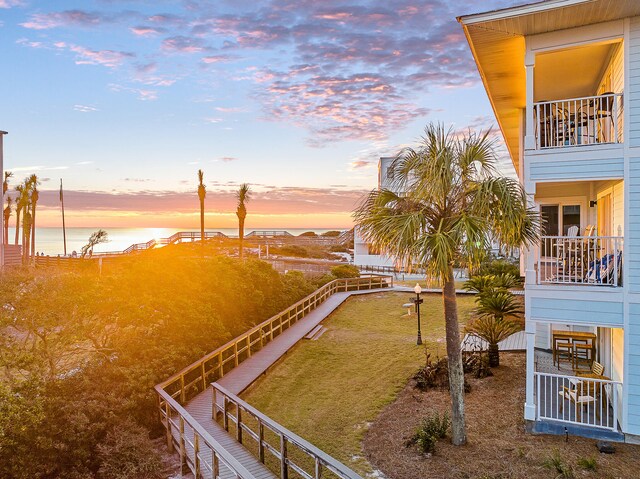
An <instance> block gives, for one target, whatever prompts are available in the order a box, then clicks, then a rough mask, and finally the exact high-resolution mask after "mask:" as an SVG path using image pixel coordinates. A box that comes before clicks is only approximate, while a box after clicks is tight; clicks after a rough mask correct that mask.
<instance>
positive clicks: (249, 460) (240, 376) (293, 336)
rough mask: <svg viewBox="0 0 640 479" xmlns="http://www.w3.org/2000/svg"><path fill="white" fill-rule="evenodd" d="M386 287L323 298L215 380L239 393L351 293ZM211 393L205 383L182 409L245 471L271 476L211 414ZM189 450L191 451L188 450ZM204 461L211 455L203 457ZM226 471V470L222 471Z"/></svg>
mask: <svg viewBox="0 0 640 479" xmlns="http://www.w3.org/2000/svg"><path fill="white" fill-rule="evenodd" d="M390 290H391V289H390V288H380V289H372V290H366V291H351V292H344V293H335V294H333V295H332V296H331V297H329V298H328V299H327V300H326V301H325V302H323V303H322V304H321V305H319V306H318V307H317V308H316V309H315V310H313V311H311V312H310V313H309V314H307V315H306V316H305V317H304V318H302V319H301V320H299V321H298V322H297V323H295V324H294V325H293V326H291V327H290V328H288V329H287V330H285V331H284V333H282V334H281V335H279V336H278V337H277V338H275V339H274V340H273V341H272V342H270V343H269V344H267V345H266V346H265V347H264V348H262V349H261V350H260V351H258V352H256V353H254V354H253V355H252V356H251V357H250V358H247V359H246V360H244V361H243V362H241V363H240V364H239V365H238V366H237V367H235V368H234V369H232V370H231V371H229V372H228V373H227V374H225V375H224V377H222V378H221V379H219V380H218V383H219V384H221V385H222V386H224V387H225V388H226V389H228V390H229V391H230V392H231V393H233V394H236V395H239V394H240V393H242V392H243V391H244V390H245V389H247V387H249V386H250V385H251V384H252V383H253V382H254V381H255V380H256V379H258V378H259V377H260V376H261V375H262V374H265V373H266V372H267V370H268V369H269V368H270V367H271V366H272V365H273V364H274V363H276V362H277V361H278V360H279V359H280V358H281V357H282V356H284V355H285V354H286V353H287V352H288V351H289V350H290V349H291V348H292V347H293V346H295V344H296V343H297V342H298V341H300V340H301V339H302V338H304V336H306V335H307V334H308V333H309V332H310V331H311V330H312V329H313V328H315V327H316V326H317V325H318V324H319V323H320V322H322V321H323V320H324V319H326V318H327V316H329V315H330V314H331V313H332V312H333V311H335V310H336V309H337V308H338V307H339V306H340V305H341V304H342V303H344V302H345V301H346V300H347V298H349V297H350V296H352V295H361V294H371V293H378V292H388V291H390ZM212 400H213V393H212V388H211V387H208V388H207V389H206V390H205V391H204V392H202V393H200V394H198V395H197V396H196V397H194V398H193V399H192V400H191V401H189V403H188V404H187V405H186V407H185V409H186V410H187V411H188V412H189V414H191V415H192V416H193V418H194V419H195V420H196V421H197V422H198V423H199V424H200V425H201V426H202V427H204V428H205V429H206V430H207V432H209V433H210V434H211V435H212V436H213V437H214V439H216V440H217V441H218V442H219V443H220V444H221V445H222V446H223V447H224V448H225V449H226V450H227V451H228V452H229V453H231V454H232V455H233V456H234V457H235V458H236V459H237V460H238V461H239V462H240V463H241V464H242V465H243V466H244V467H245V468H247V470H249V472H251V473H252V474H253V475H254V476H255V477H256V478H257V479H263V478H273V477H276V476H274V474H273V473H271V472H270V471H269V470H268V469H267V468H266V467H265V466H264V465H263V464H262V463H260V462H259V461H258V459H256V458H255V456H254V455H253V454H251V453H250V452H249V451H248V450H247V449H246V448H245V447H244V446H242V445H241V444H239V443H238V442H236V440H235V438H234V437H232V436H231V435H229V434H228V433H227V432H226V431H225V430H224V429H223V428H222V426H220V425H219V424H218V423H217V422H215V421H214V420H213V419H212V417H211V410H212ZM190 453H191V454H192V451H190ZM206 460H207V461H210V460H211V458H210V457H207V458H206ZM220 472H221V477H224V478H226V477H234V476H232V475H231V474H230V473H228V474H224V473H223V470H222V468H221V471H220ZM225 472H228V471H225Z"/></svg>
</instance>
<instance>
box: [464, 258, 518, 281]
mask: <svg viewBox="0 0 640 479" xmlns="http://www.w3.org/2000/svg"><path fill="white" fill-rule="evenodd" d="M499 274H510V275H512V276H515V277H516V278H520V265H519V264H517V263H513V262H511V261H508V260H505V259H488V260H487V261H485V262H483V263H482V264H481V265H480V267H479V268H478V270H477V271H475V272H474V274H473V276H478V275H479V276H483V275H494V276H496V275H499Z"/></svg>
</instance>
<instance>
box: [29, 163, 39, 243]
mask: <svg viewBox="0 0 640 479" xmlns="http://www.w3.org/2000/svg"><path fill="white" fill-rule="evenodd" d="M27 183H28V184H29V189H30V191H31V254H32V255H35V254H36V205H37V204H38V200H39V199H40V192H39V191H38V185H39V184H40V181H39V180H38V177H37V176H36V175H35V174H33V175H31V176H30V177H29V178H27Z"/></svg>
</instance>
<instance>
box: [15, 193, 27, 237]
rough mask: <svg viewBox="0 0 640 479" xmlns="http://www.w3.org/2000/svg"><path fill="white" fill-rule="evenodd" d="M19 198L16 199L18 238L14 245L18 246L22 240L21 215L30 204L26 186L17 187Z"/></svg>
mask: <svg viewBox="0 0 640 479" xmlns="http://www.w3.org/2000/svg"><path fill="white" fill-rule="evenodd" d="M16 191H17V192H18V196H17V197H16V237H15V241H14V244H16V245H17V244H18V241H19V240H20V214H21V213H22V211H23V210H24V208H25V206H26V205H27V203H28V202H29V193H28V191H27V189H26V188H25V187H24V185H22V184H21V185H16Z"/></svg>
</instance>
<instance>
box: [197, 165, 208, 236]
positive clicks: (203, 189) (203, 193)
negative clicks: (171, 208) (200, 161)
mask: <svg viewBox="0 0 640 479" xmlns="http://www.w3.org/2000/svg"><path fill="white" fill-rule="evenodd" d="M203 180H204V173H203V172H202V170H198V198H199V199H200V241H202V244H203V245H204V199H205V197H206V196H207V187H206V186H204V183H203Z"/></svg>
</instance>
